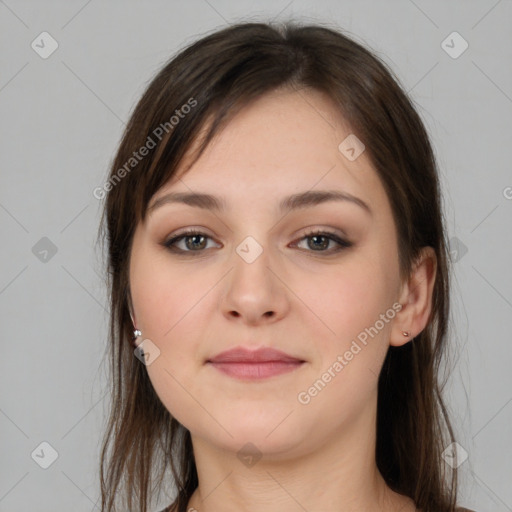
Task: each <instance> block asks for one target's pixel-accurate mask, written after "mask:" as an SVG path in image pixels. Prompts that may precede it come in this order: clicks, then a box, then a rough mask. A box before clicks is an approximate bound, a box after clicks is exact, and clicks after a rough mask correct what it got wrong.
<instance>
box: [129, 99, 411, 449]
mask: <svg viewBox="0 0 512 512" xmlns="http://www.w3.org/2000/svg"><path fill="white" fill-rule="evenodd" d="M349 135H350V129H349V128H347V127H346V126H344V125H343V120H342V119H341V118H340V117H339V115H338V114H336V109H335V107H334V105H333V104H332V103H331V102H330V100H329V99H327V98H326V97H325V96H323V95H321V94H320V93H318V92H314V91H306V90H303V91H302V92H293V93H292V92H283V91H279V92H277V91H276V92H274V93H272V94H270V95H267V96H265V97H263V98H260V99H259V100H257V101H256V102H255V103H253V104H251V105H250V106H249V107H246V108H245V109H244V110H243V111H242V112H241V113H240V114H239V115H238V116H237V117H236V118H234V120H232V121H231V122H230V123H229V124H228V126H227V127H226V128H225V130H224V131H222V132H221V133H220V134H219V135H218V137H217V138H216V139H215V140H214V141H213V142H212V144H210V146H209V147H208V148H207V150H206V151H205V152H204V154H203V155H202V156H201V158H200V159H199V160H198V161H197V162H196V163H195V165H194V166H193V167H192V168H191V169H190V170H189V171H188V172H186V173H185V174H183V175H182V176H181V177H180V179H177V178H174V179H173V181H172V182H169V183H167V184H166V185H165V186H164V187H163V188H161V189H160V190H159V191H158V192H157V193H156V194H155V196H154V197H153V198H152V201H151V203H150V209H149V215H148V218H147V221H146V222H145V223H144V224H139V225H138V226H137V229H136V232H135V236H134V240H133V246H132V253H131V261H130V288H131V297H132V301H133V310H134V316H135V322H136V325H137V327H138V328H139V329H141V331H142V339H144V340H149V341H145V342H144V348H145V349H146V351H147V352H149V353H150V354H152V355H150V359H148V362H149V364H147V371H148V373H149V377H150V379H151V382H152V384H153V386H154V388H155V390H156V392H157V394H158V396H159V397H160V399H161V401H162V403H163V404H164V405H165V407H166V408H167V409H168V410H169V411H170V413H171V414H172V415H173V416H174V417H175V418H176V419H177V420H178V421H179V422H180V423H182V424H183V425H184V426H185V427H186V428H187V429H189V430H190V431H191V433H192V436H193V437H194V436H195V437H196V438H201V439H202V440H204V441H207V442H210V443H212V444H215V445H216V446H219V447H222V448H224V449H228V450H232V451H238V450H239V449H240V448H242V447H243V446H244V445H246V443H249V442H250V443H252V444H254V445H255V446H256V447H257V448H258V449H259V450H261V451H264V452H267V453H269V454H274V455H275V456H278V455H279V454H284V453H288V454H290V453H295V454H299V453H305V452H307V451H311V450H314V449H315V447H316V446H319V445H320V444H321V443H324V442H326V441H327V440H328V439H329V438H333V439H334V438H335V436H339V435H340V433H343V432H348V431H353V432H356V431H359V432H360V434H359V435H361V436H363V437H364V436H366V438H367V437H368V428H374V420H375V417H374V414H375V405H376V399H377V379H378V375H379V371H380V368H381V366H382V363H383V361H384V357H385V355H386V352H387V349H388V346H389V343H390V333H391V328H392V326H393V324H394V323H395V322H396V319H395V320H393V318H395V315H396V312H397V310H398V309H399V306H398V301H399V298H400V292H401V282H400V279H399V267H398V252H397V237H396V231H395V226H394V221H393V217H392V212H391V209H390V205H389V202H388V199H387V196H386V194H385V191H384V189H383V187H382V184H381V183H380V181H379V178H378V176H377V174H376V172H375V171H374V170H373V168H372V167H371V165H370V162H369V160H368V158H367V155H366V152H365V151H363V152H362V153H361V154H360V155H359V156H357V154H358V152H359V151H360V149H361V148H360V147H358V146H354V143H353V141H352V142H351V139H348V140H347V141H345V139H346V138H347V137H348V136H349ZM343 141H345V142H343ZM342 143H343V144H342ZM340 144H341V146H340ZM340 147H341V149H340ZM350 148H354V151H353V152H352V151H351V150H350ZM355 157H357V158H355ZM325 191H331V192H336V193H341V194H347V195H348V194H350V196H349V197H353V198H356V199H352V200H348V199H345V200H328V201H318V202H316V203H315V201H309V202H308V201H302V202H301V201H291V202H290V201H287V198H289V197H291V196H295V195H301V194H306V193H307V194H311V193H319V192H325ZM171 192H173V193H183V194H192V193H194V194H208V195H212V196H215V197H216V198H217V201H219V202H222V204H223V205H224V207H223V208H221V209H218V210H217V209H214V208H212V207H211V205H210V204H209V203H208V202H205V203H204V204H205V205H206V207H205V208H201V207H198V206H197V204H199V203H198V202H197V201H196V202H195V205H193V204H185V203H183V202H162V203H161V204H160V205H159V206H156V207H155V208H151V206H152V205H153V204H154V203H155V201H156V200H158V199H160V198H163V197H164V196H165V195H167V194H169V193H171ZM281 203H283V205H284V206H283V208H282V209H281V207H280V205H281ZM290 204H291V205H292V206H294V205H295V208H289V206H290ZM365 204H366V205H367V206H366V207H365V206H364V205H365ZM187 229H188V230H191V231H194V232H199V234H198V235H195V236H194V235H192V236H189V237H188V238H187V237H185V238H181V239H177V240H176V241H175V242H174V243H173V245H172V246H171V247H169V248H167V247H165V243H166V242H168V241H169V240H171V239H172V238H173V237H177V236H178V235H181V234H182V233H183V231H185V230H187ZM315 231H320V232H323V233H325V232H327V235H325V234H324V235H323V236H322V235H318V236H315V235H311V233H312V232H315ZM330 233H331V234H332V237H334V238H328V237H329V236H331V235H329V234H330ZM336 237H338V238H339V239H340V240H342V241H345V242H347V243H349V244H350V245H349V246H345V244H340V243H339V242H337V241H336ZM397 306H398V307H397ZM394 329H396V327H395V328H394ZM235 347H245V348H246V349H248V350H255V349H258V348H262V347H271V348H274V349H277V350H280V351H282V352H284V353H286V354H288V355H290V356H293V358H296V359H297V360H298V361H303V362H302V363H300V364H299V363H297V364H293V365H289V366H288V367H287V368H288V371H286V372H284V373H280V374H277V375H271V376H267V377H262V378H256V379H244V378H243V377H239V376H233V375H229V374H227V373H225V372H224V371H222V370H221V369H222V368H224V369H225V368H228V366H227V365H218V366H215V365H212V364H211V363H210V362H208V361H209V360H210V359H213V358H214V357H215V356H216V355H217V354H219V353H221V352H224V351H226V350H229V349H233V348H235ZM158 351H159V353H158ZM154 356H156V357H154ZM141 364H142V363H141ZM269 366H270V365H269V364H268V363H267V364H262V365H261V366H260V368H261V371H265V369H268V368H269ZM277 366H279V365H277ZM274 367H276V365H274ZM231 368H234V370H233V371H237V370H238V371H243V369H244V368H246V369H247V368H249V366H247V365H245V366H243V365H233V364H232V365H231ZM252 368H255V367H254V366H253V367H252Z"/></svg>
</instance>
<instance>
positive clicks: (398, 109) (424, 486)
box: [97, 22, 457, 512]
mask: <svg viewBox="0 0 512 512" xmlns="http://www.w3.org/2000/svg"><path fill="white" fill-rule="evenodd" d="M276 88H290V90H297V89H300V88H313V89H315V90H318V91H321V92H324V93H326V94H327V95H328V96H329V97H330V98H331V99H332V100H333V101H334V102H335V104H336V105H337V106H338V107H339V111H340V113H341V114H342V115H343V116H344V118H345V120H346V121H347V123H348V125H349V126H350V128H351V131H352V133H354V134H356V136H357V137H358V138H359V139H360V140H361V141H362V142H363V143H364V144H365V146H366V152H367V153H366V154H367V155H368V157H369V158H370V161H371V162H372V164H373V166H374V168H375V169H376V171H377V173H378V175H379V177H380V179H381V182H382V184H383V186H384V188H385V190H386V193H387V195H388V198H389V200H390V204H391V208H392V212H393V216H394V220H395V223H396V227H397V233H398V241H399V242H398V253H399V263H400V272H401V275H402V277H407V276H409V275H410V272H411V270H412V267H413V264H414V262H415V261H416V258H417V257H418V255H419V252H420V250H421V248H422V247H425V246H430V247H432V248H433V249H434V250H435V253H436V256H437V274H436V279H435V285H434V290H433V299H432V300H433V304H432V312H431V316H430V319H429V323H428V325H427V326H426V328H425V329H424V330H423V331H422V332H421V333H420V334H419V335H417V336H416V337H415V339H414V340H412V341H411V342H409V343H406V344H405V345H404V346H403V347H400V348H398V347H390V348H389V350H388V353H387V356H386V359H385V361H384V365H383V368H382V372H381V374H380V377H379V383H378V386H379V389H378V406H377V445H376V454H375V456H376V463H377V466H378V468H379V470H380V472H381V474H382V476H383V477H384V479H385V480H386V482H387V484H388V485H389V486H390V487H391V488H392V489H393V490H395V491H396V492H399V493H401V494H404V495H406V496H409V497H411V498H412V499H413V500H414V502H415V503H416V506H417V507H418V508H419V509H421V510H422V511H423V512H434V511H435V512H453V510H454V509H455V501H456V489H457V474H456V470H452V469H450V468H446V466H445V463H444V461H443V458H442V452H443V450H444V449H445V448H446V447H447V446H448V444H450V443H451V442H453V440H454V436H453V432H452V428H451V425H450V421H449V418H448V415H447V411H446V408H445V405H444V403H443V399H442V396H441V391H442V387H443V384H444V383H441V382H440V373H441V371H440V368H441V362H442V360H444V357H445V355H444V354H445V351H446V335H447V324H448V317H449V272H448V258H447V243H446V234H445V231H444V226H443V222H444V221H443V213H442V210H441V202H440V190H439V179H438V171H437V164H436V161H435V157H434V153H433V149H432V147H431V144H430V141H429V137H428V135H427V132H426V129H425V127H424V125H423V123H422V121H421V119H420V117H419V115H418V113H417V111H416V109H415V108H414V106H413V104H412V101H411V100H410V99H409V98H408V96H407V94H406V93H405V92H404V90H403V88H402V86H401V85H399V80H398V79H397V78H396V77H395V76H394V74H393V72H392V71H391V70H390V69H389V68H388V67H387V66H386V64H385V63H384V62H383V61H382V60H380V59H379V58H378V57H377V56H376V55H374V54H373V53H372V52H371V51H370V50H368V49H366V48H365V47H364V46H362V45H361V44H359V43H357V42H355V40H354V39H353V38H351V37H348V36H347V35H345V34H344V33H343V32H342V31H341V30H339V29H333V28H330V27H326V26H320V25H310V26H301V25H300V24H297V23H291V22H289V23H286V24H282V25H273V24H266V23H241V24H237V25H234V26H230V27H229V28H225V29H223V30H220V31H216V32H214V33H212V34H209V35H207V36H205V37H203V38H202V39H200V40H198V41H197V42H195V43H193V44H191V45H190V46H188V47H187V48H185V49H184V50H182V51H181V52H180V53H179V54H178V55H177V56H175V57H174V58H173V59H172V60H170V61H169V62H168V63H167V64H166V65H165V66H164V67H163V68H162V69H161V70H160V71H159V72H158V73H157V75H156V76H155V77H154V79H153V80H152V81H151V82H150V83H149V85H148V86H147V89H146V91H145V92H144V94H143V96H142V98H141V100H140V101H139V102H138V104H137V105H136V107H135V109H134V112H133V113H132V116H131V118H130V120H129V122H128V125H127V127H126V130H125V132H124V135H123V138H122V140H121V143H120V146H119V149H118V151H117V154H116V156H115V159H114V161H113V163H112V166H111V170H110V174H109V178H108V181H107V182H106V183H105V184H104V186H103V187H100V188H98V193H97V195H99V198H102V196H106V198H105V204H104V211H103V218H102V222H101V224H100V231H99V236H100V237H101V235H102V234H103V237H104V238H105V236H106V238H107V240H106V241H107V246H108V253H107V254H108V283H107V284H108V287H109V294H110V301H111V303H110V307H111V310H110V333H109V362H110V373H111V379H112V381H111V385H112V391H111V397H112V405H111V409H110V417H109V422H108V426H107V428H106V432H105V437H104V440H103V446H102V452H101V469H100V473H101V494H102V509H101V510H102V512H112V511H115V510H116V495H117V496H120V497H122V498H123V503H126V506H127V507H128V509H129V510H133V509H134V508H135V506H136V508H137V510H140V511H141V512H147V510H148V507H149V506H151V500H152V497H153V495H154V493H155V488H154V487H153V484H154V482H155V481H156V482H157V488H158V489H161V484H162V481H163V480H164V475H165V473H166V471H167V470H168V469H170V471H171V473H172V482H173V483H174V485H175V491H176V493H177V497H176V500H175V502H174V506H175V507H176V510H177V511H178V512H185V509H186V505H187V503H188V500H189V498H190V496H191V495H192V493H193V491H194V490H195V488H196V487H197V485H198V478H197V472H196V467H195V462H194V457H193V452H192V444H191V438H190V432H189V431H188V430H187V429H185V428H184V427H183V426H182V425H181V424H179V423H178V421H177V420H175V419H174V418H173V417H171V415H170V413H169V412H168V411H167V410H166V408H165V407H164V406H163V404H162V403H161V401H160V400H159V398H158V396H157V395H156V393H155V391H154V389H153V387H152V385H151V382H150V380H149V377H148V374H147V371H146V368H145V366H144V365H143V364H141V363H140V361H139V360H138V359H137V358H136V357H134V355H133V349H134V347H133V346H132V344H131V343H130V342H131V340H132V335H133V325H132V323H131V319H130V316H129V306H130V288H129V279H128V268H129V261H130V252H131V244H132V239H133V234H134V230H135V227H136V226H137V224H138V223H139V222H141V221H144V219H145V215H146V208H147V206H148V203H149V201H150V199H151V198H152V196H153V195H154V194H155V192H156V191H158V190H159V188H160V187H162V185H164V184H165V183H166V182H167V181H168V180H169V179H170V178H172V177H173V176H174V175H175V172H176V169H177V168H178V166H179V165H180V163H182V162H183V157H184V155H185V154H187V155H188V154H190V153H187V151H188V150H189V149H190V147H191V145H192V143H193V142H194V141H197V140H200V141H201V144H200V146H199V150H198V151H197V152H196V153H194V157H195V158H194V159H193V161H192V163H193V162H194V161H196V159H197V158H198V157H199V156H200V155H201V153H202V151H203V149H204V148H205V147H206V146H207V144H208V143H209V141H210V140H211V139H212V137H213V136H214V135H215V134H216V133H218V131H219V130H220V129H221V127H222V126H225V123H227V122H228V121H229V120H230V119H231V118H232V117H233V116H234V115H235V114H236V113H237V112H238V111H239V110H240V109H242V108H244V106H246V105H247V104H248V103H249V102H250V101H252V100H254V99H256V98H258V97H261V96H262V95H263V94H265V93H267V92H270V91H272V90H274V89H276ZM205 127H207V128H208V130H207V131H206V132H205V131H204V128H205ZM142 147H146V149H147V151H145V152H143V151H142V150H141V149H140V148H142ZM134 152H137V156H136V157H135V156H134ZM139 153H140V154H139ZM142 153H145V156H141V155H142ZM192 163H191V164H190V165H192ZM189 167H190V166H189ZM189 167H188V168H189ZM106 192H108V194H105V193H106ZM103 242H104V240H103ZM156 476H158V478H156ZM135 504H136V505H135Z"/></svg>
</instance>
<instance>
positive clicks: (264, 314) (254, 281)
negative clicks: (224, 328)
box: [221, 242, 290, 325]
mask: <svg viewBox="0 0 512 512" xmlns="http://www.w3.org/2000/svg"><path fill="white" fill-rule="evenodd" d="M258 246H259V244H258ZM258 246H255V244H254V242H253V244H251V243H249V244H246V245H244V244H240V246H239V247H238V248H237V249H238V250H237V251H234V253H233V256H232V258H231V261H230V263H231V262H232V267H233V268H232V270H231V272H229V274H228V275H227V278H226V281H225V290H224V296H223V298H222V302H221V306H222V311H223V314H224V315H225V316H226V317H227V318H228V319H229V320H231V321H233V320H237V321H239V322H241V323H246V324H248V325H257V324H260V323H272V322H276V321H278V320H279V319H281V318H283V317H284V316H285V315H286V313H287V312H288V309H289V307H290V304H289V299H288V292H287V290H288V288H287V287H286V285H285V280H286V279H283V276H282V275H280V274H282V273H283V272H282V271H281V270H280V268H279V267H278V265H277V264H276V262H275V260H273V261H271V258H270V253H269V251H268V250H267V249H266V248H263V247H262V246H259V247H258ZM244 249H247V250H246V251H244ZM261 249H263V250H262V252H261V253H260V251H261Z"/></svg>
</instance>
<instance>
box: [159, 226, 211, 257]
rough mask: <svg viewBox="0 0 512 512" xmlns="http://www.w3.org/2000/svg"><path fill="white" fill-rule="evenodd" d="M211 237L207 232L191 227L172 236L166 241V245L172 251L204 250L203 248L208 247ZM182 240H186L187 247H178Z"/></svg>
mask: <svg viewBox="0 0 512 512" xmlns="http://www.w3.org/2000/svg"><path fill="white" fill-rule="evenodd" d="M209 238H210V239H211V237H209V236H208V235H206V234H205V233H201V232H200V231H194V230H192V229H190V230H187V231H185V232H183V233H181V234H179V235H177V236H175V237H172V238H171V239H169V240H168V241H167V242H165V243H164V246H165V247H167V248H168V249H169V250H170V251H172V252H202V251H201V249H205V248H206V240H207V239H209ZM181 241H184V242H185V248H186V249H182V248H180V247H177V245H176V244H178V242H181Z"/></svg>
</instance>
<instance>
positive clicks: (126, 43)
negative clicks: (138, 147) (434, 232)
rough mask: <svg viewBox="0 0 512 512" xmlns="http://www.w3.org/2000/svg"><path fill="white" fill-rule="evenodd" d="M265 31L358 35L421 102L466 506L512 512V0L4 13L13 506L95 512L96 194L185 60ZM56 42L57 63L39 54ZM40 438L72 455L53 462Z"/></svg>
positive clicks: (53, 8) (100, 393)
mask: <svg viewBox="0 0 512 512" xmlns="http://www.w3.org/2000/svg"><path fill="white" fill-rule="evenodd" d="M270 18H275V19H279V20H285V19H289V18H295V19H302V20H309V21H312V22H314V21H319V22H324V21H329V22H333V23H335V24H336V25H338V26H339V27H340V28H343V29H346V30H348V31H349V32H350V33H352V35H353V36H354V37H355V38H356V39H358V40H359V41H360V42H363V43H365V44H366V45H368V46H369V47H370V48H372V49H373V50H374V51H376V52H378V53H379V54H380V55H381V56H382V58H383V59H384V60H385V61H386V62H388V63H389V64H390V65H391V67H392V68H393V70H394V71H395V72H396V74H397V75H398V77H399V78H400V80H401V82H402V84H403V85H404V87H405V88H406V90H408V91H410V93H411V95H412V97H413V99H414V101H415V102H416V104H417V105H418V108H419V111H420V114H421V115H422V117H423V119H424V121H425V123H426V124H427V127H428V129H429V131H430V134H431V137H432V140H433V143H434V146H435V149H436V154H437V157H438V161H439V166H440V169H441V173H442V180H443V186H444V199H445V209H446V216H447V223H448V231H449V236H450V238H451V240H452V249H453V257H454V259H455V260H456V261H457V262H456V265H455V276H454V285H455V286H454V291H453V292H454V293H453V299H452V300H453V302H452V307H453V317H452V326H451V330H452V336H451V341H452V343H453V347H454V351H453V357H452V362H453V363H454V365H455V369H454V370H453V371H452V372H451V373H450V380H449V382H448V385H447V388H446V392H447V396H448V401H449V405H450V409H451V411H452V413H453V418H454V423H455V427H456V429H457V433H458V438H459V442H460V444H461V446H462V447H463V448H464V450H465V451H467V453H468V456H469V458H468V459H467V460H466V461H465V462H464V463H463V464H462V465H461V466H460V471H461V477H462V489H461V503H462V504H464V505H466V506H469V507H470V508H474V509H476V510H477V511H478V512H499V511H512V486H511V485H510V484H511V483H512V427H511V425H512V372H511V371H510V362H511V356H512V345H511V341H512V340H511V335H510V332H511V329H512V314H511V313H512V271H511V269H510V262H511V261H512V258H511V255H512V241H511V236H510V234H511V229H510V227H511V217H512V199H511V197H512V188H510V187H512V173H511V172H510V170H511V166H510V162H511V158H512V151H511V146H512V121H511V120H512V66H511V62H512V58H511V57H512V55H511V53H512V30H510V27H511V26H512V23H511V22H512V2H511V1H510V0H501V1H496V0H485V1H484V0H482V1H471V2H470V1H465V2H461V1H457V2H445V1H431V2H426V1H422V2H420V0H415V1H412V0H395V1H388V2H377V1H372V2H369V1H361V0H357V1H356V0H351V1H340V0H331V1H321V2H318V1H317V2H305V1H301V0H293V1H290V0H268V1H267V0H265V1H253V2H251V1H248V0H244V1H238V2H229V1H228V0H209V1H206V0H191V1H188V2H169V1H168V2H161V1H151V2H141V1H124V2H121V1H110V2H105V1H104V2H101V1H99V0H92V1H88V2H87V1H66V2H64V1H46V2H42V1H30V2H29V1H21V0H19V1H15V0H7V1H5V2H3V1H0V39H1V45H0V48H1V64H0V66H1V67H0V69H1V75H0V118H1V134H0V144H1V147H0V149H1V151H0V158H1V174H0V180H1V181H0V223H1V228H2V242H1V244H2V251H1V274H0V308H1V326H0V329H1V333H2V338H3V340H4V341H3V347H4V349H3V357H2V359H1V366H0V384H1V397H0V437H1V446H2V452H1V453H2V457H1V461H0V511H10V512H21V511H26V510H36V511H40V512H47V511H48V512H49V511H52V512H55V511H68V510H74V511H93V510H98V507H97V503H98V497H99V490H98V458H99V442H100V438H101V429H102V425H103V421H104V418H105V414H106V406H107V404H108V400H106V398H105V390H106V387H105V366H104V365H102V363H101V361H102V357H103V355H104V349H105V343H106V334H107V310H106V307H107V297H106V292H105V286H104V284H103V281H102V273H103V270H102V256H101V254H100V250H99V249H98V248H97V247H94V243H95V236H96V230H97V226H98V223H99V213H100V207H101V201H100V200H97V199H95V198H94V197H93V193H92V191H93V190H94V188H95V187H98V186H101V185H102V184H103V183H104V181H105V177H106V174H107V170H108V165H109V163H110V161H111V159H112V158H113V156H114V152H115V149H116V145H117V144H118V142H119V140H120V137H121V133H122V130H123V128H124V124H125V122H126V121H127V119H128V116H129V113H130V111H131V109H132V107H133V106H134V103H135V102H136V101H137V100H138V98H139V97H140V95H141V93H142V91H143V89H144V87H145V84H146V82H147V81H148V80H149V79H150V78H151V77H152V76H153V73H154V72H156V70H158V69H159V68H160V67H161V66H162V65H163V64H164V62H166V61H167V59H168V58H169V57H170V56H171V55H172V54H174V53H175V52H176V51H177V50H178V49H179V48H181V47H183V46H184V45H185V44H187V43H189V42H191V41H193V40H195V39H197V38H198V37H199V36H200V35H202V34H205V33H206V32H209V31H210V30H212V29H215V28H220V27H222V26H224V25H226V24H229V23H233V22H235V21H241V20H253V21H258V20H268V19H270ZM43 31H47V32H49V33H50V34H51V36H52V37H53V38H54V39H55V40H56V41H57V42H58V45H59V46H58V48H57V50H56V51H55V52H54V53H53V54H52V55H51V56H49V57H48V58H46V59H43V58H42V57H40V55H39V54H38V53H36V51H34V50H33V49H32V47H31V43H32V41H34V40H36V42H37V41H40V38H39V39H38V36H39V34H41V32H43ZM453 31H457V32H458V33H459V34H460V35H461V36H462V37H463V38H464V39H465V40H466V41H467V43H468V44H469V47H468V49H467V50H466V51H465V52H464V53H462V54H461V55H460V56H458V57H457V58H453V57H452V56H450V55H449V54H448V53H447V52H446V51H445V49H444V48H443V47H442V42H443V41H444V40H445V39H446V38H447V36H448V35H449V34H451V33H452V32H453ZM46 41H47V42H46V43H45V48H48V47H49V46H48V40H46ZM448 41H450V39H448ZM40 44H41V43H40ZM445 44H446V43H445ZM449 44H450V45H451V46H454V48H453V49H452V51H457V50H460V48H461V41H460V40H459V41H457V40H455V41H454V43H453V44H452V43H449ZM507 187H508V188H507ZM45 237H46V238H45ZM41 239H43V240H41ZM49 241H51V243H50V242H49ZM52 248H53V251H55V250H56V251H57V252H56V253H55V254H53V252H52ZM45 250H46V251H47V252H46V253H45V252H44V251H45ZM42 442H47V443H49V444H50V445H51V446H52V447H53V449H55V450H56V451H57V453H58V458H57V459H56V460H55V462H54V463H53V464H52V465H51V466H50V467H48V469H42V468H41V467H40V466H39V464H38V463H36V461H38V462H40V461H42V460H43V459H44V458H45V457H46V460H47V461H49V460H50V459H49V458H48V457H50V456H51V451H50V449H48V448H46V447H45V445H43V448H42V449H43V451H42V452H41V447H40V443H42ZM34 450H36V451H35V454H37V453H39V457H37V455H34V457H32V456H31V454H32V453H33V452H34ZM43 454H44V456H43ZM166 503H167V500H166V501H164V502H162V505H165V504H166Z"/></svg>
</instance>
